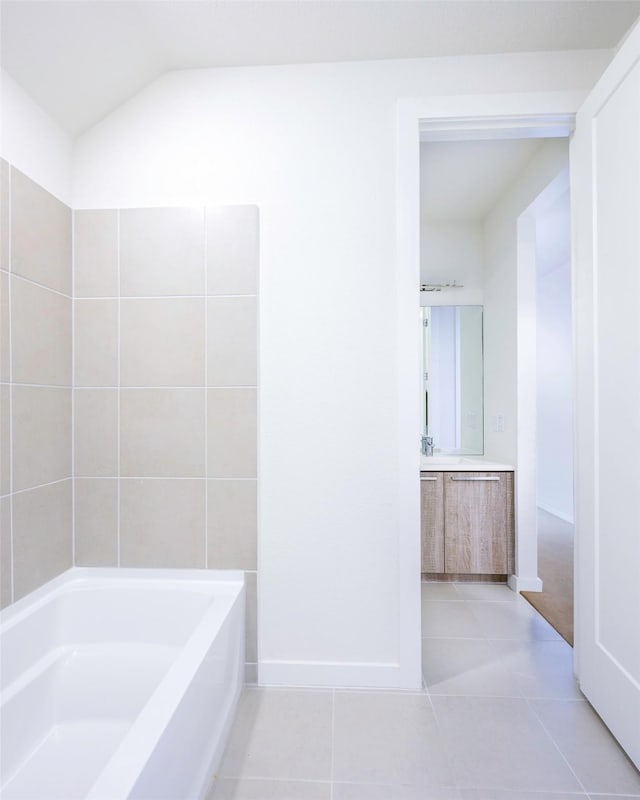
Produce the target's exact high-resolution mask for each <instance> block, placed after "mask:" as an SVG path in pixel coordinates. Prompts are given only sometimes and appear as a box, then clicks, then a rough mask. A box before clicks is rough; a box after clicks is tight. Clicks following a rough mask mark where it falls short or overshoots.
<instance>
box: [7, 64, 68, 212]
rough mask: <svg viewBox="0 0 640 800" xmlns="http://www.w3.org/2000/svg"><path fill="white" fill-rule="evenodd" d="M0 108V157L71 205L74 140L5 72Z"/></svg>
mask: <svg viewBox="0 0 640 800" xmlns="http://www.w3.org/2000/svg"><path fill="white" fill-rule="evenodd" d="M0 109H1V117H0V119H1V125H0V156H1V157H2V158H4V159H5V160H6V161H8V162H9V163H10V164H13V166H14V167H17V169H19V170H20V171H21V172H24V174H25V175H28V176H29V177H30V178H32V179H33V180H34V181H36V183H39V184H40V185H41V186H43V187H44V188H45V189H47V191H49V192H51V194H54V195H55V196H56V197H57V198H58V199H60V200H62V201H63V202H64V203H66V204H67V205H70V204H71V160H72V147H73V143H72V140H71V137H70V136H69V135H68V134H66V133H65V132H64V131H63V130H62V129H61V128H60V127H59V126H58V125H57V124H56V123H55V122H54V121H53V120H52V119H51V117H50V116H49V115H48V114H46V113H45V112H44V111H43V110H42V109H41V108H40V106H38V105H37V104H36V103H35V102H34V101H33V100H32V99H31V97H29V95H28V94H27V93H26V92H25V91H24V90H23V89H22V88H21V87H20V86H19V85H18V84H17V83H16V82H15V81H14V80H13V78H12V77H11V76H10V75H7V73H6V72H5V71H4V70H0Z"/></svg>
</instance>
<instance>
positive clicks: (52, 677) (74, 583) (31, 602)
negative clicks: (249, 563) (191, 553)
mask: <svg viewBox="0 0 640 800" xmlns="http://www.w3.org/2000/svg"><path fill="white" fill-rule="evenodd" d="M0 658H1V662H0V681H1V684H0V686H1V694H0V781H1V784H0V797H2V800H16V799H17V798H30V799H31V800H74V799H75V798H90V800H123V799H124V798H145V800H165V799H166V800H169V798H171V800H191V798H201V797H203V795H204V794H205V792H206V790H207V787H208V785H209V783H210V782H211V779H212V777H213V773H214V772H215V770H216V768H217V766H218V763H219V760H220V757H221V755H222V751H223V750H224V747H225V744H226V739H227V736H228V732H229V728H230V726H231V723H232V721H233V716H234V713H235V708H236V703H237V700H238V695H239V692H240V689H241V687H242V680H243V669H244V579H243V574H242V573H241V572H227V571H223V572H215V571H207V570H144V569H77V568H76V569H71V570H69V571H68V572H66V573H64V574H63V575H61V576H59V577H58V578H55V579H54V580H53V581H51V582H50V583H48V584H46V585H45V586H43V587H41V588H40V589H38V590H36V591H35V592H33V593H32V594H30V595H29V596H28V597H25V598H23V599H21V600H19V601H18V602H16V603H14V605H12V606H10V607H9V608H7V609H5V610H4V611H3V612H2V613H1V614H0Z"/></svg>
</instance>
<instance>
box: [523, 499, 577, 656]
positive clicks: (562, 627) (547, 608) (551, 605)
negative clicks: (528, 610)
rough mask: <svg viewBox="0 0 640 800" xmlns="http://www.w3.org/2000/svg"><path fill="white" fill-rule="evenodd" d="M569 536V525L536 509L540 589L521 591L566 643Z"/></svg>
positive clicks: (568, 629)
mask: <svg viewBox="0 0 640 800" xmlns="http://www.w3.org/2000/svg"><path fill="white" fill-rule="evenodd" d="M573 539H574V528H573V525H571V524H570V523H569V522H565V520H563V519H560V517H556V516H555V515H554V514H549V513H548V512H547V511H543V510H542V509H541V508H539V509H538V575H539V576H540V578H541V579H542V585H543V591H542V592H523V593H522V594H523V596H524V597H525V598H526V599H527V600H528V601H529V602H530V603H531V605H532V606H533V607H534V608H535V609H537V610H538V611H539V612H540V613H541V614H542V616H543V617H544V618H545V619H546V620H547V621H548V622H550V623H551V624H552V625H553V627H554V628H555V629H556V630H557V631H558V633H559V634H560V635H561V636H562V637H563V639H566V641H567V642H568V643H569V644H570V645H573Z"/></svg>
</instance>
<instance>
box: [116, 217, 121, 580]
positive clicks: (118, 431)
mask: <svg viewBox="0 0 640 800" xmlns="http://www.w3.org/2000/svg"><path fill="white" fill-rule="evenodd" d="M116 282H117V285H118V297H117V301H116V303H117V305H116V340H117V341H116V348H117V352H118V364H117V375H116V381H117V386H116V398H117V402H116V466H117V482H116V565H117V566H118V567H119V566H121V564H120V517H121V513H120V499H121V498H120V454H121V449H122V447H121V438H122V431H121V425H120V399H121V398H120V383H121V375H120V350H121V342H120V292H121V286H120V284H121V275H120V209H119V208H118V209H116Z"/></svg>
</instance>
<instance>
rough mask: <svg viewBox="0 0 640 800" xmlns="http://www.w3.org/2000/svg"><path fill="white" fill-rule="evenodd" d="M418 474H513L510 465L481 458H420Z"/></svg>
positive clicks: (434, 456)
mask: <svg viewBox="0 0 640 800" xmlns="http://www.w3.org/2000/svg"><path fill="white" fill-rule="evenodd" d="M420 472H513V467H512V466H511V464H501V463H499V462H497V461H491V460H490V459H488V458H484V457H483V456H441V455H438V453H436V454H435V455H433V456H423V455H421V456H420Z"/></svg>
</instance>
